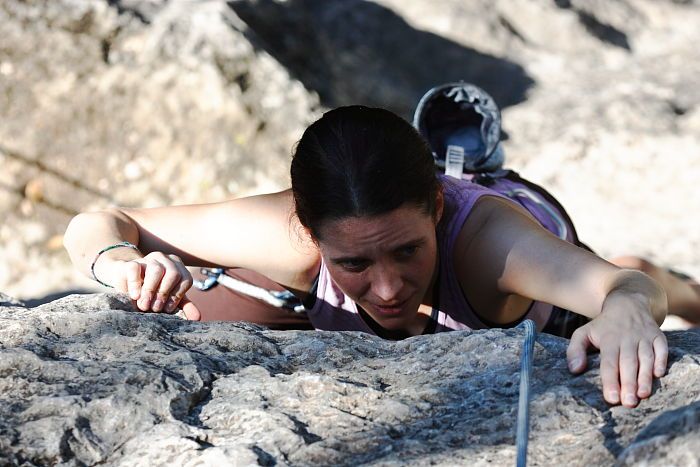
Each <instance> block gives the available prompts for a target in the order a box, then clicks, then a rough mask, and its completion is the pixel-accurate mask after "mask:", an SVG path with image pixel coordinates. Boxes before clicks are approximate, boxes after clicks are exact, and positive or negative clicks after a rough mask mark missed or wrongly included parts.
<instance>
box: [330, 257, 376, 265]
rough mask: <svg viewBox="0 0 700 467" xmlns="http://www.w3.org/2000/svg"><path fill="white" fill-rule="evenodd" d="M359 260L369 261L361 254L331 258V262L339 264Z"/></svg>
mask: <svg viewBox="0 0 700 467" xmlns="http://www.w3.org/2000/svg"><path fill="white" fill-rule="evenodd" d="M360 261H369V260H368V259H367V258H363V257H362V256H341V257H338V258H331V262H333V263H334V264H340V263H347V262H360Z"/></svg>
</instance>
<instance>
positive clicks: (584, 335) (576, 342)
mask: <svg viewBox="0 0 700 467" xmlns="http://www.w3.org/2000/svg"><path fill="white" fill-rule="evenodd" d="M590 345H591V340H590V338H589V337H588V326H587V325H586V326H582V327H580V328H578V329H577V330H576V331H574V333H573V334H572V335H571V341H570V342H569V346H568V347H567V348H566V361H567V364H568V366H569V371H570V372H572V373H574V374H577V373H581V372H582V371H583V370H585V369H586V363H587V358H586V351H587V350H588V347H589V346H590Z"/></svg>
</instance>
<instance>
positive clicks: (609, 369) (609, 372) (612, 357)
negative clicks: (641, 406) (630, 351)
mask: <svg viewBox="0 0 700 467" xmlns="http://www.w3.org/2000/svg"><path fill="white" fill-rule="evenodd" d="M600 379H601V381H602V382H603V397H605V400H606V401H608V403H610V404H619V403H620V347H619V346H617V345H613V346H606V345H601V346H600Z"/></svg>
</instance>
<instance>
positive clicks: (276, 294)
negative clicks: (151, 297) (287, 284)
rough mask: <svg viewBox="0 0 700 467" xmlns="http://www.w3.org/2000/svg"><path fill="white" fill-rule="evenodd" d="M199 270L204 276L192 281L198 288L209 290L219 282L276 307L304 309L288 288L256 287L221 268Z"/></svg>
mask: <svg viewBox="0 0 700 467" xmlns="http://www.w3.org/2000/svg"><path fill="white" fill-rule="evenodd" d="M200 272H201V273H202V274H203V275H204V276H206V278H205V279H204V280H202V281H200V280H195V281H194V282H193V285H194V286H195V287H197V288H198V289H199V290H202V291H205V290H209V289H211V288H212V287H214V286H216V285H217V284H221V285H223V286H224V287H228V288H229V289H231V290H233V291H235V292H239V293H242V294H245V295H248V296H250V297H253V298H257V299H258V300H262V301H263V302H265V303H268V304H270V305H272V306H275V307H277V308H284V309H286V310H290V311H293V312H295V313H303V312H305V311H306V309H305V308H304V304H303V303H302V302H301V300H299V299H298V298H297V297H296V296H295V295H294V294H293V293H292V292H290V291H289V290H283V291H276V290H268V289H265V288H263V287H258V286H257V285H253V284H250V283H248V282H244V281H241V280H238V279H235V278H233V277H231V276H229V275H227V274H225V273H224V269H223V268H202V269H200Z"/></svg>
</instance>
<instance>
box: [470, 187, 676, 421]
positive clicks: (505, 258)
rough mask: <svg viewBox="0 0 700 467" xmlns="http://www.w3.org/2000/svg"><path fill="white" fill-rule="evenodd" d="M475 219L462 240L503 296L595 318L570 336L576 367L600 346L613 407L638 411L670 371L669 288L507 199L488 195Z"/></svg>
mask: <svg viewBox="0 0 700 467" xmlns="http://www.w3.org/2000/svg"><path fill="white" fill-rule="evenodd" d="M472 216H474V217H477V218H479V222H476V223H471V225H476V226H478V230H474V231H472V235H471V239H470V241H468V242H466V243H463V244H464V245H466V250H468V251H464V252H463V253H464V254H466V255H467V256H468V257H469V258H470V260H474V261H475V263H476V264H474V263H472V265H473V266H474V267H477V268H480V269H478V270H479V271H480V272H483V273H484V274H485V275H486V276H489V277H491V278H495V279H496V284H497V288H498V292H499V293H501V294H503V295H510V294H515V295H519V296H522V297H528V298H531V299H534V300H539V301H542V302H546V303H551V304H553V305H557V306H560V307H562V308H566V309H569V310H571V311H573V312H575V313H578V314H581V315H585V316H587V317H589V318H592V321H591V322H590V323H588V324H586V325H584V326H582V327H581V328H579V329H577V330H576V331H575V333H574V334H573V336H572V337H571V342H570V344H569V347H568V350H567V360H568V364H569V369H570V370H571V371H572V372H573V373H580V372H582V371H584V370H585V368H586V350H587V348H588V347H590V346H594V347H597V348H598V349H600V366H601V370H600V373H601V380H602V383H603V393H604V397H605V399H606V400H607V401H608V402H609V403H611V404H619V403H622V404H623V405H625V406H628V407H633V406H635V405H637V403H638V401H639V398H642V399H643V398H647V397H649V396H650V395H651V385H652V380H653V377H654V376H656V377H661V376H663V374H664V373H665V371H666V360H667V355H668V345H667V343H666V338H665V336H664V334H663V332H661V330H660V329H659V325H660V324H661V323H662V322H663V320H664V318H665V316H666V311H667V300H666V294H665V292H664V290H663V288H662V287H661V286H660V285H659V284H658V283H657V282H656V281H654V280H653V279H651V278H650V277H649V276H647V275H646V274H644V273H642V272H639V271H634V270H627V269H620V268H618V267H617V266H615V265H613V264H611V263H608V262H607V261H605V260H603V259H601V258H599V257H598V256H596V255H594V254H592V253H590V252H589V251H587V250H584V249H583V248H579V247H577V246H575V245H572V244H570V243H568V242H565V241H563V240H561V239H559V238H557V237H555V236H554V235H552V234H551V233H549V232H548V231H546V230H545V229H543V228H542V227H541V226H540V225H539V224H538V223H537V222H536V221H534V220H533V219H532V218H531V217H529V215H528V214H526V213H525V212H524V210H521V209H520V208H519V207H516V206H514V205H513V204H512V203H510V202H508V201H505V200H502V199H499V198H494V197H484V198H482V199H481V200H480V201H479V202H478V203H477V205H476V206H475V208H474V211H473V212H472ZM465 227H468V226H467V225H465ZM467 235H469V234H468V233H467ZM463 257H464V256H463Z"/></svg>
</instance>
